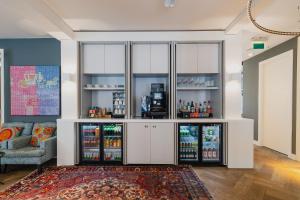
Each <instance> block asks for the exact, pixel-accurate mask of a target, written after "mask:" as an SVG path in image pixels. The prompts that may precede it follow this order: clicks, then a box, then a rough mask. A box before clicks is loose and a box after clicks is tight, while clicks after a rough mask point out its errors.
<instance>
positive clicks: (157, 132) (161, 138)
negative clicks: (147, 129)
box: [151, 123, 175, 164]
mask: <svg viewBox="0 0 300 200" xmlns="http://www.w3.org/2000/svg"><path fill="white" fill-rule="evenodd" d="M174 145H175V136H174V124H173V123H155V124H154V123H152V124H151V164H174V163H175V161H174V158H175V157H174V156H175V154H174V152H175V147H174Z"/></svg>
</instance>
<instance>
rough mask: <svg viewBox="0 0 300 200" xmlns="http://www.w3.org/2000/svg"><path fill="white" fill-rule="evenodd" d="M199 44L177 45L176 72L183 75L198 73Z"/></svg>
mask: <svg viewBox="0 0 300 200" xmlns="http://www.w3.org/2000/svg"><path fill="white" fill-rule="evenodd" d="M197 50H198V46H197V44H177V45H176V70H177V73H181V74H192V73H198V62H197V60H198V58H197V52H198V51H197Z"/></svg>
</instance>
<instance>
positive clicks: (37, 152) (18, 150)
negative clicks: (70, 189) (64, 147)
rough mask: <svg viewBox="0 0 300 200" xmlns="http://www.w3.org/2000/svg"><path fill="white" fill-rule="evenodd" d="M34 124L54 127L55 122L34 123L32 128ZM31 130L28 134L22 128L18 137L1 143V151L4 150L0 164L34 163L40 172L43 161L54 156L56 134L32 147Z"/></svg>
mask: <svg viewBox="0 0 300 200" xmlns="http://www.w3.org/2000/svg"><path fill="white" fill-rule="evenodd" d="M36 126H45V127H56V123H49V122H48V123H36V124H35V125H34V127H33V130H34V129H35V127H36ZM28 127H29V126H28ZM31 127H32V126H31ZM24 131H25V132H24ZM31 132H32V130H31V131H30V135H28V132H27V130H25V129H24V130H23V132H22V135H21V136H20V137H16V138H13V139H11V140H8V141H5V142H2V143H1V151H2V152H4V156H3V157H2V158H1V164H4V165H5V166H6V165H9V164H34V165H37V167H38V170H39V172H40V171H41V170H42V164H43V163H45V162H47V161H48V160H50V159H52V158H54V157H56V134H55V135H54V136H52V137H50V138H48V139H46V140H45V141H42V142H41V143H40V145H39V146H38V147H33V146H32V145H31V144H30V140H31Z"/></svg>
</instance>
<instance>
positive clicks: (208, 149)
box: [202, 143, 220, 161]
mask: <svg viewBox="0 0 300 200" xmlns="http://www.w3.org/2000/svg"><path fill="white" fill-rule="evenodd" d="M219 153H220V150H219V147H218V145H215V144H212V143H204V144H203V147H202V159H203V160H204V161H209V160H211V161H216V160H219V159H220V158H219V156H220V155H219Z"/></svg>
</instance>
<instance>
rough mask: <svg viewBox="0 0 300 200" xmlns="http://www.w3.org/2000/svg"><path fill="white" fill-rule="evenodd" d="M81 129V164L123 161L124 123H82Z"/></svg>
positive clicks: (120, 162)
mask: <svg viewBox="0 0 300 200" xmlns="http://www.w3.org/2000/svg"><path fill="white" fill-rule="evenodd" d="M79 130H80V135H79V141H80V151H79V152H80V163H81V164H84V163H95V164H97V163H98V164H105V163H109V164H113V163H116V164H122V163H123V124H118V123H92V124H90V123H82V124H80V125H79Z"/></svg>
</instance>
